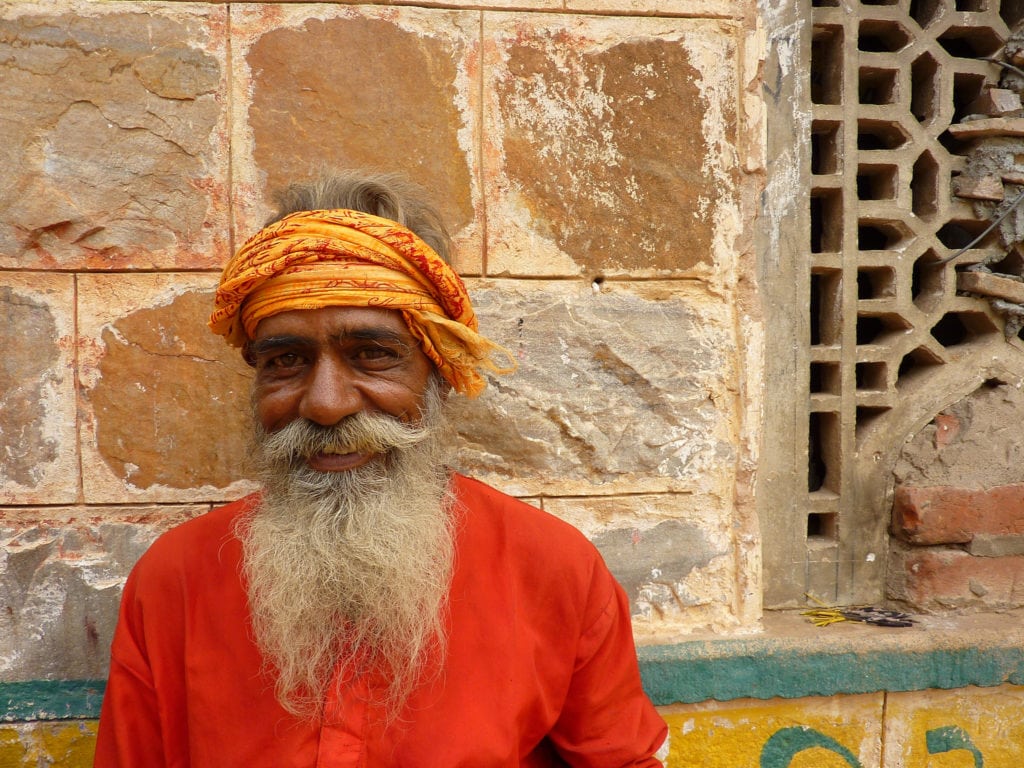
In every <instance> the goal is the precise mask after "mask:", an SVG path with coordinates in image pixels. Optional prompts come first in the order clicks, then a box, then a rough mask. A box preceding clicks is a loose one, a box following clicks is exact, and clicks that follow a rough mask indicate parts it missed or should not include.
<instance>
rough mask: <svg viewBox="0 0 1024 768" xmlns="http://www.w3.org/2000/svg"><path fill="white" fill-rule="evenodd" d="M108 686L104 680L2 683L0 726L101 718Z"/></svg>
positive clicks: (0, 689) (0, 686)
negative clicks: (8, 723)
mask: <svg viewBox="0 0 1024 768" xmlns="http://www.w3.org/2000/svg"><path fill="white" fill-rule="evenodd" d="M106 685H107V684H106V682H105V681H103V680H30V681H28V682H20V683H0V706H2V707H3V713H2V714H0V722H17V721H27V720H81V719H92V718H97V717H99V716H100V704H101V703H102V702H103V691H104V689H105V688H106Z"/></svg>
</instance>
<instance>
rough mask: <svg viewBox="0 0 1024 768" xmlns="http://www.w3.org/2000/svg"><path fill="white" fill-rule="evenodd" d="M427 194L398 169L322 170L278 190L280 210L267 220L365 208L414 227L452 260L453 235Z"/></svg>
mask: <svg viewBox="0 0 1024 768" xmlns="http://www.w3.org/2000/svg"><path fill="white" fill-rule="evenodd" d="M425 197H426V196H425V193H424V191H423V190H422V188H420V187H419V186H417V185H416V184H413V183H412V182H411V181H409V180H408V179H407V178H406V177H404V176H402V175H400V174H397V173H377V172H365V171H344V172H341V173H334V174H327V173H321V174H320V175H319V176H318V177H317V178H315V179H313V180H311V181H307V182H296V183H293V184H289V185H288V186H287V187H285V188H284V189H282V190H280V191H279V192H278V193H277V194H275V195H274V201H275V202H276V203H277V214H276V215H275V216H274V217H273V218H272V219H271V220H270V221H268V222H267V223H268V224H270V223H273V222H275V221H278V220H280V219H283V218H284V217H285V216H287V215H288V214H290V213H296V212H297V211H319V210H326V209H331V208H347V209H348V210H351V211H362V212H363V213H370V214H373V215H374V216H380V217H381V218H385V219H391V221H395V222H398V223H399V224H401V225H402V226H403V227H406V228H407V229H411V230H412V231H413V232H415V233H416V234H417V235H419V237H420V238H421V239H422V240H423V241H424V242H425V243H426V244H427V245H429V246H430V247H431V248H433V249H434V251H436V252H437V255H438V256H440V257H441V258H442V259H444V260H445V262H446V263H449V264H450V263H451V252H452V245H451V235H449V234H448V229H447V228H446V227H445V225H444V221H443V220H442V219H441V215H440V214H439V213H438V212H437V209H435V208H434V207H433V206H432V205H431V204H430V203H428V202H426V199H425Z"/></svg>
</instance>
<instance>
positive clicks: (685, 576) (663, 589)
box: [544, 494, 737, 632]
mask: <svg viewBox="0 0 1024 768" xmlns="http://www.w3.org/2000/svg"><path fill="white" fill-rule="evenodd" d="M544 509H545V510H546V511H548V512H551V513H552V514H554V515H557V516H558V517H560V518H562V519H563V520H566V521H567V522H570V523H572V524H573V525H574V526H575V527H577V528H579V529H580V530H581V531H583V532H584V534H586V535H587V536H588V537H589V538H590V539H591V541H593V543H594V545H595V546H596V547H597V548H598V549H599V550H600V551H601V555H602V556H603V557H604V560H605V562H606V563H607V565H608V567H609V569H610V570H611V572H612V573H613V574H614V576H615V578H616V579H617V580H618V581H619V583H620V584H622V586H623V588H624V589H625V590H626V594H627V595H628V596H629V598H630V601H631V605H632V610H633V615H634V618H636V619H638V622H637V627H636V628H637V630H638V631H639V632H642V631H643V630H644V629H645V628H646V623H645V620H649V619H652V618H658V619H661V620H664V619H666V618H671V619H673V620H674V623H676V624H681V625H684V626H685V628H686V629H698V628H706V627H708V626H709V625H714V626H717V627H725V626H733V625H735V624H736V616H735V615H734V613H733V611H732V610H731V604H732V600H731V595H733V593H734V592H735V590H736V582H737V578H736V573H735V563H736V559H735V558H734V557H731V556H728V555H729V553H731V552H732V550H733V542H732V537H731V530H730V524H729V513H728V511H726V510H717V511H715V510H713V509H711V505H710V504H709V505H708V506H707V507H705V508H704V509H703V510H701V509H699V508H698V507H697V505H695V504H693V499H691V498H690V497H688V496H681V495H676V494H660V495H642V496H611V497H590V498H568V499H567V498H549V499H545V500H544Z"/></svg>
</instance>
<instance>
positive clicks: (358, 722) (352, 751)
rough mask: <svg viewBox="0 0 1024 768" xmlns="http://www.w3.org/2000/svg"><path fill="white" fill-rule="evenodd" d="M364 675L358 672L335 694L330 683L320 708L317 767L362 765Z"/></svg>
mask: <svg viewBox="0 0 1024 768" xmlns="http://www.w3.org/2000/svg"><path fill="white" fill-rule="evenodd" d="M368 699H369V690H368V687H367V682H366V676H365V675H360V676H359V678H358V679H357V680H356V681H355V682H354V683H352V684H351V685H348V686H345V687H344V688H343V692H342V694H341V695H340V696H339V694H338V686H337V685H332V686H331V687H330V693H329V694H328V696H327V704H326V706H325V708H324V714H325V717H324V724H323V726H322V728H321V730H320V749H319V751H318V753H317V759H316V764H317V768H356V766H360V765H362V764H363V755H365V753H366V739H367V730H368V729H367V709H368V706H369V705H368V704H367V701H368Z"/></svg>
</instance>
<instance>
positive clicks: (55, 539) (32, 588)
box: [0, 506, 208, 680]
mask: <svg viewBox="0 0 1024 768" xmlns="http://www.w3.org/2000/svg"><path fill="white" fill-rule="evenodd" d="M207 508H208V507H206V506H203V507H198V508H197V507H184V506H180V507H162V508H151V509H141V510H138V509H136V510H132V509H123V508H104V509H95V508H94V509H84V508H66V509H62V508H49V509H46V510H42V509H31V508H26V509H22V510H18V511H14V510H10V511H6V512H4V513H3V514H0V595H2V596H3V597H2V604H3V610H0V679H3V680H40V679H53V678H57V679H85V680H92V679H103V678H105V677H106V674H107V667H108V664H109V655H110V641H111V638H112V637H113V631H114V626H115V625H116V623H117V612H118V606H119V604H120V599H121V588H122V587H123V586H124V580H125V579H126V578H127V576H128V572H129V571H130V570H131V568H132V566H133V565H134V564H135V561H136V560H138V558H139V557H140V556H141V555H142V553H143V552H145V551H146V549H147V548H148V547H149V545H150V544H151V543H152V542H153V540H154V539H155V538H156V537H157V536H158V535H159V534H160V533H162V532H163V531H165V530H167V529H168V528H170V527H171V526H172V525H175V524H177V523H180V522H183V521H184V520H186V519H188V518H189V517H192V516H194V515H195V514H198V513H199V512H202V511H205V510H206V509H207Z"/></svg>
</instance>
